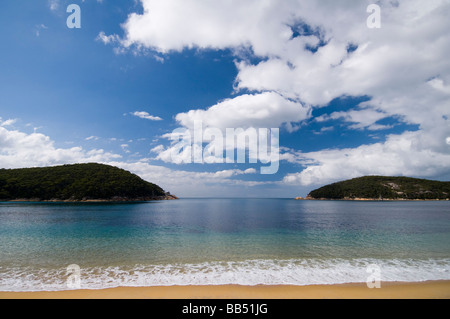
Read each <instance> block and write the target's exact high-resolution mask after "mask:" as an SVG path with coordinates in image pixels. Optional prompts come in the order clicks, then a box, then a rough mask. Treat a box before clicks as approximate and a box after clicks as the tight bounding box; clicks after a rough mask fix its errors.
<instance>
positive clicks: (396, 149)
mask: <svg viewBox="0 0 450 319" xmlns="http://www.w3.org/2000/svg"><path fill="white" fill-rule="evenodd" d="M446 133H447V134H448V133H449V130H448V129H447V130H445V129H436V130H434V131H433V132H430V133H427V134H424V133H423V132H420V131H417V132H404V133H403V134H400V135H390V136H389V137H388V139H387V141H386V142H384V143H376V144H371V145H362V146H359V147H356V148H350V149H331V150H322V151H318V152H310V153H301V152H299V153H294V154H293V153H286V154H284V155H282V158H283V159H285V160H289V161H291V162H296V163H298V164H302V165H304V166H306V167H307V168H306V169H304V170H303V171H301V172H299V173H295V174H289V175H287V176H286V177H285V178H284V180H283V182H284V183H286V184H300V185H304V186H309V185H319V184H324V183H329V182H335V181H339V180H345V179H349V178H353V177H359V176H365V175H385V176H415V177H423V178H426V177H434V178H441V177H444V176H449V174H450V166H449V165H448V163H450V153H449V152H448V144H447V143H446V141H447V142H448V138H446V137H445V134H446ZM446 144H447V145H446Z"/></svg>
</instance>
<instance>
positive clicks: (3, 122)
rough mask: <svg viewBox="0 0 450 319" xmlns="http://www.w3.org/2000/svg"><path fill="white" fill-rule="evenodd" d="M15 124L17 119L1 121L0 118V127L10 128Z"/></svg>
mask: <svg viewBox="0 0 450 319" xmlns="http://www.w3.org/2000/svg"><path fill="white" fill-rule="evenodd" d="M16 122H17V119H9V120H6V121H3V120H2V118H1V117H0V126H11V125H14V123H16Z"/></svg>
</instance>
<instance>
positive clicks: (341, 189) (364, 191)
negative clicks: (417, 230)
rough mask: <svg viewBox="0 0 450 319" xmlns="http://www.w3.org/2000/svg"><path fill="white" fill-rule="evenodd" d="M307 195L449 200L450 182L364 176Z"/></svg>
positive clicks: (333, 197) (315, 197)
mask: <svg viewBox="0 0 450 319" xmlns="http://www.w3.org/2000/svg"><path fill="white" fill-rule="evenodd" d="M307 198H309V199H376V200H379V199H390V200H431V199H433V200H435V199H439V200H448V199H449V198H450V182H439V181H431V180H426V179H417V178H410V177H385V176H365V177H360V178H354V179H351V180H346V181H342V182H338V183H334V184H330V185H327V186H324V187H321V188H319V189H316V190H314V191H312V192H311V193H310V194H309V195H308V197H307Z"/></svg>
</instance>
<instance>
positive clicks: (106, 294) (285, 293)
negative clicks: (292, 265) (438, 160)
mask: <svg viewBox="0 0 450 319" xmlns="http://www.w3.org/2000/svg"><path fill="white" fill-rule="evenodd" d="M449 298H450V281H430V282H421V283H387V282H386V283H382V285H381V288H378V289H377V288H373V289H369V288H367V286H366V284H344V285H317V286H237V285H226V286H170V287H136V288H134V287H123V288H112V289H104V290H72V291H59V292H17V293H13V292H0V299H449Z"/></svg>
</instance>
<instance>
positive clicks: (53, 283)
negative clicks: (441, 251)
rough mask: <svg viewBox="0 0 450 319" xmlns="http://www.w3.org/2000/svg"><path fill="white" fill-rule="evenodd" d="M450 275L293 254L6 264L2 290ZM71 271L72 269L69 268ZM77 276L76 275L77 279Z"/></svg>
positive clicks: (421, 263) (436, 266) (444, 262)
mask: <svg viewBox="0 0 450 319" xmlns="http://www.w3.org/2000/svg"><path fill="white" fill-rule="evenodd" d="M374 269H376V271H377V272H376V274H377V275H378V276H379V279H380V280H381V281H382V282H388V281H389V282H393V281H398V282H420V281H429V280H450V259H448V258H447V259H427V260H414V259H389V260H387V259H371V258H367V259H352V260H345V259H327V260H325V259H289V260H246V261H214V262H203V263H197V264H183V263H175V264H167V265H134V266H132V267H129V266H110V267H87V268H83V267H80V268H79V272H72V271H68V269H67V268H63V269H33V268H32V267H20V268H4V267H0V291H10V292H17V291H60V290H71V289H106V288H115V287H151V286H173V285H181V286H187V285H228V284H233V285H250V286H254V285H300V286H302V285H318V284H322V285H328V284H343V283H357V282H367V281H370V280H372V279H373V275H374ZM69 270H70V269H69ZM74 279H75V280H74Z"/></svg>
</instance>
